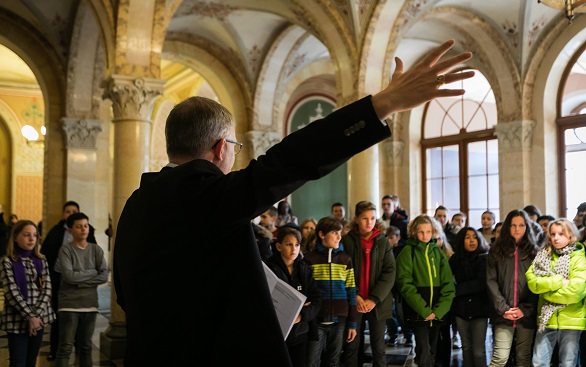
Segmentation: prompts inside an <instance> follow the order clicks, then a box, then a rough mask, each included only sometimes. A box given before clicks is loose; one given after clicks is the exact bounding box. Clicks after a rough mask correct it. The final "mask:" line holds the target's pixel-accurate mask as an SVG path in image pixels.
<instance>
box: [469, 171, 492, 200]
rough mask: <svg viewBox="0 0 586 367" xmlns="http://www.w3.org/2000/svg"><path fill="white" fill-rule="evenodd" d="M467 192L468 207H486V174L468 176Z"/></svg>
mask: <svg viewBox="0 0 586 367" xmlns="http://www.w3.org/2000/svg"><path fill="white" fill-rule="evenodd" d="M468 192H469V194H468V200H469V203H470V208H488V199H487V198H488V187H487V183H486V176H471V177H469V178H468Z"/></svg>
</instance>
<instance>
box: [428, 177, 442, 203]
mask: <svg viewBox="0 0 586 367" xmlns="http://www.w3.org/2000/svg"><path fill="white" fill-rule="evenodd" d="M442 184H443V182H442V179H441V178H439V179H433V180H427V208H428V209H430V208H433V209H435V208H436V207H437V206H438V205H440V204H442V202H443V201H444V194H443V189H442Z"/></svg>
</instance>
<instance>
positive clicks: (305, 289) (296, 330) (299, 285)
mask: <svg viewBox="0 0 586 367" xmlns="http://www.w3.org/2000/svg"><path fill="white" fill-rule="evenodd" d="M266 264H267V266H268V267H269V268H270V269H271V270H272V271H273V272H274V273H275V275H276V276H277V277H279V279H281V280H283V281H285V282H287V284H289V285H290V286H291V287H293V288H294V289H297V290H298V291H299V292H301V293H302V294H303V295H305V296H306V297H307V299H306V300H305V303H307V302H310V304H309V305H307V306H304V307H303V308H302V309H301V312H300V314H301V321H299V322H298V323H296V324H294V325H293V327H292V328H291V331H290V332H289V335H288V336H287V344H289V345H295V344H298V343H300V341H303V340H308V339H310V340H318V335H317V322H316V317H317V314H318V313H319V311H320V309H321V292H320V290H319V288H318V287H317V285H316V284H315V280H314V278H313V272H312V270H311V267H310V266H309V264H308V263H306V262H305V261H303V258H302V256H301V255H300V256H298V257H297V259H295V262H294V265H293V267H294V270H293V274H289V270H288V269H287V265H285V263H284V262H283V258H282V257H281V253H279V252H277V253H276V254H273V255H272V256H271V257H269V259H268V260H267V262H266ZM304 334H305V335H304Z"/></svg>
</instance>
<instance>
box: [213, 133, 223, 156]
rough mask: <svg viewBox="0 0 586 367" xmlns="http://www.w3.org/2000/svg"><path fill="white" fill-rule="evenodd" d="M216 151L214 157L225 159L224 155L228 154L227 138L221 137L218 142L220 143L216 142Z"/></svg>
mask: <svg viewBox="0 0 586 367" xmlns="http://www.w3.org/2000/svg"><path fill="white" fill-rule="evenodd" d="M213 151H214V157H215V158H216V159H217V160H220V161H221V160H223V159H224V155H225V154H226V139H223V138H222V139H220V141H219V142H218V144H216V146H215V147H214V149H213Z"/></svg>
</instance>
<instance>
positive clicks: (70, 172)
mask: <svg viewBox="0 0 586 367" xmlns="http://www.w3.org/2000/svg"><path fill="white" fill-rule="evenodd" d="M61 123H62V128H63V131H64V132H65V135H64V136H65V142H64V143H65V149H66V151H65V157H66V163H65V167H66V168H65V170H66V172H67V175H66V178H65V179H66V184H65V190H66V192H65V197H66V198H67V200H75V201H77V202H78V203H79V205H80V208H81V211H83V212H84V213H86V214H87V215H88V217H89V218H90V223H91V224H92V225H93V226H94V227H95V228H104V225H105V224H106V223H107V219H108V216H107V213H108V205H107V203H106V202H104V200H103V199H102V198H103V197H104V195H106V194H107V191H106V190H107V184H108V175H107V173H105V172H104V171H103V170H102V169H100V168H101V167H99V162H100V158H99V156H98V155H99V150H98V146H99V144H98V138H99V140H102V139H104V138H105V139H107V136H106V137H104V136H99V135H100V133H101V132H102V131H103V129H102V121H100V120H94V119H84V118H79V117H63V118H61ZM100 234H102V235H100ZM95 235H96V239H97V241H98V244H99V245H101V246H102V248H104V251H106V254H107V253H108V248H107V243H108V242H107V238H106V236H105V235H104V234H103V231H101V230H100V231H98V230H96V234H95Z"/></svg>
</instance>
